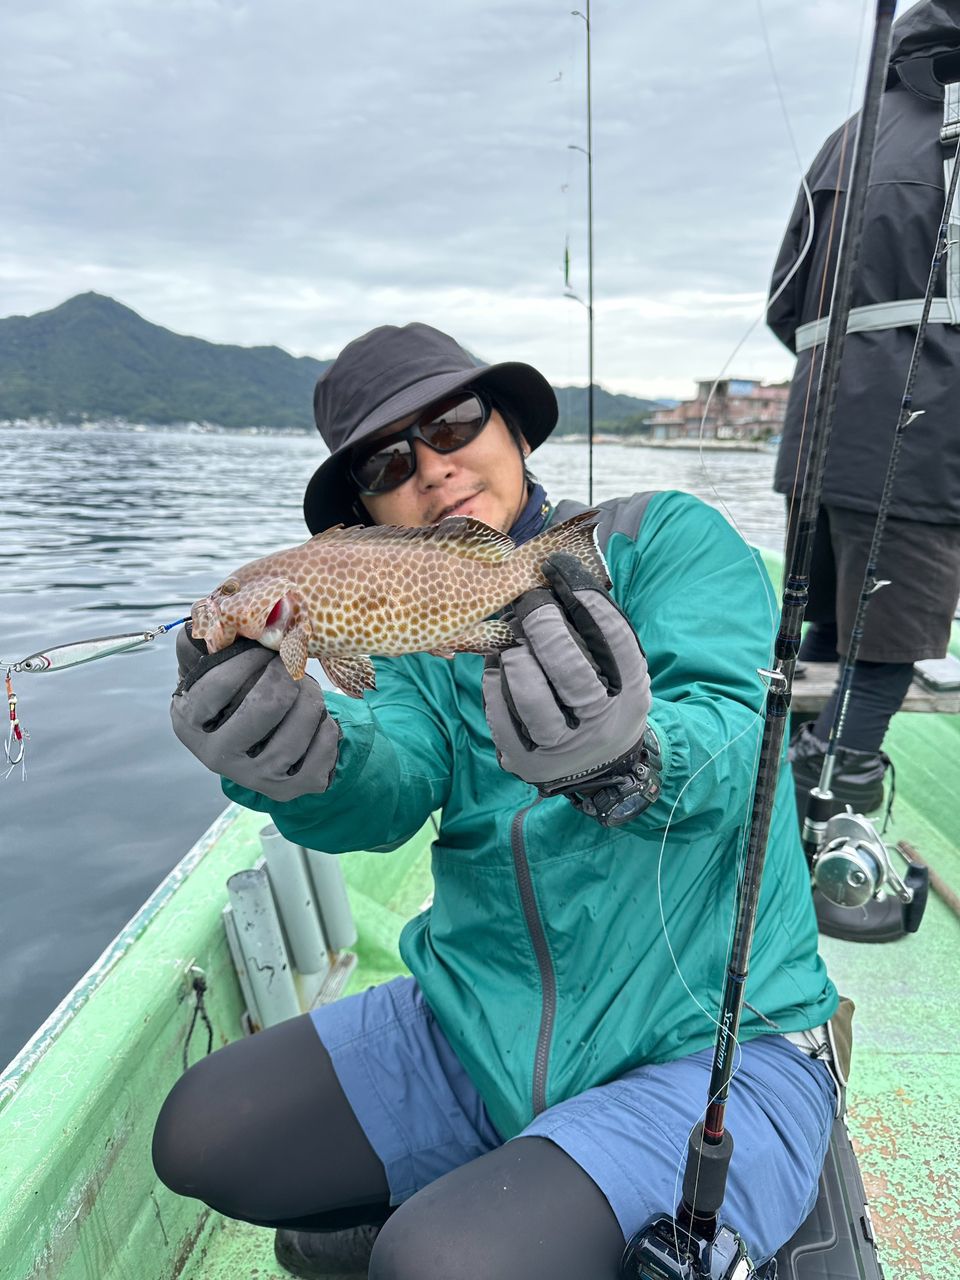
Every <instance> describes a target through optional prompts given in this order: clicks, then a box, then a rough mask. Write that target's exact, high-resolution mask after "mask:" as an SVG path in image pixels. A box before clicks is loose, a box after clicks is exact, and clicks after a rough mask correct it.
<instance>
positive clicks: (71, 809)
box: [0, 426, 783, 1066]
mask: <svg viewBox="0 0 960 1280" xmlns="http://www.w3.org/2000/svg"><path fill="white" fill-rule="evenodd" d="M0 446H2V448H3V457H4V467H3V477H4V478H3V484H4V497H3V501H2V503H0V660H4V661H14V660H17V659H19V658H22V657H25V656H26V655H27V654H30V653H33V652H35V651H37V650H42V649H45V648H49V647H52V646H54V645H57V644H64V643H67V642H70V641H75V640H81V639H86V638H88V637H90V636H101V635H111V634H116V633H119V632H125V631H140V630H148V629H150V628H151V627H154V626H156V625H158V624H161V623H167V622H171V621H173V620H174V619H176V618H179V617H182V616H183V614H185V613H188V612H189V606H190V604H191V603H192V601H194V600H196V599H198V598H199V597H200V596H203V595H206V594H207V592H208V591H210V590H211V589H212V588H213V587H214V586H215V585H216V584H217V582H218V581H219V580H220V579H221V578H223V577H224V575H225V574H226V573H227V572H229V571H230V570H231V569H234V568H237V567H238V566H239V565H241V564H243V563H245V562H246V561H248V560H251V559H254V558H255V557H257V556H259V555H263V554H265V553H266V552H268V551H271V550H274V549H277V548H279V547H282V546H288V545H291V544H293V543H296V542H300V541H302V540H303V539H304V537H305V536H306V529H305V527H304V524H303V516H302V511H301V500H302V495H303V490H304V487H305V485H306V482H307V480H308V479H309V477H310V475H311V474H312V472H313V470H314V469H315V468H316V467H317V466H318V465H319V463H320V462H321V460H322V458H323V456H324V450H323V447H322V445H321V443H320V441H319V440H318V438H317V437H316V436H314V435H299V434H298V435H294V434H281V433H274V432H270V433H262V434H242V433H238V432H204V431H200V430H197V429H193V430H188V429H183V430H171V429H159V428H150V429H145V428H138V429H134V428H118V427H100V426H85V427H76V426H70V427H67V426H64V427H5V428H3V429H0ZM531 462H532V467H533V470H534V471H535V472H536V474H537V476H538V478H539V479H540V480H541V481H542V482H543V484H544V485H545V486H546V489H547V492H548V493H549V494H551V495H552V496H553V497H555V498H559V497H567V498H576V499H580V500H582V501H586V500H587V496H588V495H587V474H588V465H587V448H586V445H585V444H583V443H574V442H569V443H566V442H556V443H553V442H548V443H547V444H545V445H543V446H542V448H540V449H539V450H538V451H537V452H536V454H535V455H534V456H533V458H532V460H531ZM773 462H774V458H773V455H772V454H771V453H742V452H738V453H726V452H711V453H706V454H704V455H703V457H702V459H701V457H700V456H699V455H698V454H697V452H695V451H694V452H682V451H678V450H658V449H645V448H638V447H631V446H627V445H622V444H607V443H605V444H600V445H597V446H596V448H595V450H594V462H593V470H594V495H593V497H594V500H595V501H602V500H603V499H604V498H609V497H615V496H617V495H620V494H626V493H631V492H635V491H638V490H647V489H663V488H675V489H683V490H686V491H688V492H690V493H694V494H697V495H698V496H699V497H702V498H703V499H705V500H706V501H707V502H709V503H711V504H712V505H714V506H722V507H723V508H725V514H726V515H727V517H728V518H729V519H731V520H732V521H733V522H735V523H736V524H737V526H738V528H739V529H740V530H741V532H742V533H743V535H744V536H745V537H746V538H747V539H748V540H749V541H751V542H753V543H755V544H756V545H762V546H769V547H775V548H779V547H780V545H781V542H782V537H783V500H782V499H781V498H780V497H778V496H777V495H775V494H774V493H773V492H772V491H771V487H770V486H771V480H772V475H773ZM311 666H312V667H313V668H314V670H315V671H316V672H319V668H318V667H317V665H316V664H315V663H313V664H311ZM175 683H176V663H175V658H174V636H173V635H167V636H161V637H159V638H158V639H156V640H155V641H153V642H152V643H151V644H148V645H147V646H145V647H144V648H142V649H139V650H135V651H134V652H132V653H127V654H121V655H118V656H115V657H111V658H107V659H105V660H103V661H99V662H93V663H90V664H87V665H84V666H80V667H76V668H73V669H70V670H66V671H60V672H48V673H42V674H35V675H32V674H21V675H19V676H17V677H15V683H14V688H15V690H16V692H17V693H18V695H19V698H20V704H19V712H20V717H21V720H22V722H23V725H24V727H25V728H26V729H27V731H28V732H29V735H30V736H29V740H28V743H27V756H26V781H21V778H20V771H19V770H17V771H15V772H14V773H13V774H12V775H11V776H10V777H9V778H7V779H6V781H4V782H0V973H2V994H0V1066H2V1065H3V1064H4V1063H6V1062H7V1061H8V1060H9V1059H10V1058H11V1057H13V1056H14V1054H15V1053H16V1052H17V1050H18V1049H19V1048H20V1046H21V1045H22V1043H23V1042H24V1041H25V1040H26V1039H27V1038H28V1037H29V1036H30V1035H31V1034H32V1032H33V1031H34V1030H35V1028H36V1027H37V1026H38V1025H39V1024H40V1023H41V1022H42V1021H43V1019H44V1018H45V1017H46V1016H47V1015H48V1014H49V1013H50V1011H51V1010H52V1009H53V1008H54V1007H55V1005H56V1004H57V1003H58V1002H59V1001H60V1000H61V999H62V997H63V996H64V995H65V994H66V993H67V991H69V989H70V987H71V986H72V985H73V984H74V983H75V982H76V981H77V979H78V978H79V977H80V976H81V975H82V974H83V973H84V971H85V970H86V969H87V968H88V967H89V966H90V965H91V964H92V963H93V961H94V960H95V959H96V958H97V956H98V955H99V954H100V952H101V951H102V950H103V948H104V947H105V946H106V945H107V944H108V943H109V941H110V940H111V938H112V937H113V936H114V935H115V934H116V933H117V931H118V930H119V929H120V928H121V927H122V926H123V925H124V924H125V923H126V921H127V920H128V919H129V918H130V916H131V915H133V913H134V912H135V911H136V910H137V908H138V907H139V906H140V904H141V903H142V902H143V901H144V899H145V898H147V896H148V895H149V894H150V893H151V891H152V890H153V889H154V888H155V886H156V885H157V884H158V883H159V881H160V880H161V879H162V878H163V877H164V876H165V875H166V874H167V872H168V871H169V870H170V869H171V868H172V867H173V866H174V865H175V863H176V862H177V861H178V860H179V859H180V858H181V857H182V856H183V854H184V853H185V852H186V851H187V849H189V847H190V846H191V845H192V844H193V842H194V841H195V840H196V839H197V838H198V837H199V836H200V835H202V833H203V832H204V830H205V829H206V828H207V826H208V825H209V824H210V822H212V821H213V819H214V818H215V817H216V816H217V814H218V813H219V812H220V811H221V810H222V808H223V807H224V805H225V803H226V801H225V799H224V797H223V795H222V792H221V791H220V786H219V781H218V779H216V778H215V777H214V776H213V775H212V774H210V773H208V772H207V770H206V769H204V768H203V766H202V765H200V764H199V763H198V762H197V761H196V760H195V759H194V758H193V756H191V755H190V754H189V753H188V752H187V751H185V750H184V748H183V747H182V746H181V745H180V744H179V742H178V741H177V740H176V738H175V737H174V735H173V731H172V729H171V728H170V721H169V712H168V706H169V700H170V694H171V692H172V689H173V686H174V684H175ZM0 711H2V712H3V714H4V718H3V720H2V721H0V723H2V725H3V736H4V737H5V736H6V727H7V721H6V714H5V713H6V705H5V703H4V704H3V705H2V707H0ZM0 774H2V770H0Z"/></svg>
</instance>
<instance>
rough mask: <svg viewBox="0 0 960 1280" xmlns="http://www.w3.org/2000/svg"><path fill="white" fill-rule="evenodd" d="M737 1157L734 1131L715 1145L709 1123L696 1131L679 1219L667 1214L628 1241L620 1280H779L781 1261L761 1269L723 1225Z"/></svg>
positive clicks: (690, 1143)
mask: <svg viewBox="0 0 960 1280" xmlns="http://www.w3.org/2000/svg"><path fill="white" fill-rule="evenodd" d="M732 1155H733V1138H732V1137H731V1136H730V1133H729V1131H728V1130H725V1131H724V1133H723V1136H722V1138H721V1139H720V1141H719V1142H717V1143H710V1142H705V1141H704V1123H703V1121H701V1122H700V1123H699V1124H698V1125H696V1126H695V1127H694V1129H693V1132H692V1133H691V1134H690V1137H689V1138H688V1140H687V1163H686V1167H685V1169H684V1174H683V1195H682V1198H681V1201H680V1204H679V1206H678V1208H677V1213H676V1216H674V1217H671V1216H670V1215H669V1214H661V1215H660V1216H659V1217H657V1218H654V1219H653V1221H652V1222H650V1223H648V1224H647V1226H646V1227H644V1228H643V1229H642V1230H641V1231H638V1232H637V1233H636V1235H635V1236H633V1237H632V1238H631V1239H630V1240H629V1241H628V1242H627V1247H626V1249H624V1251H623V1257H622V1258H621V1260H620V1280H774V1277H775V1276H776V1270H777V1264H776V1261H775V1260H773V1259H771V1261H770V1262H769V1263H764V1264H763V1266H761V1267H759V1268H758V1267H756V1266H755V1265H754V1263H753V1262H752V1261H751V1260H750V1257H749V1255H748V1253H747V1246H746V1244H745V1243H744V1240H743V1238H742V1237H741V1236H739V1235H738V1234H737V1233H736V1232H735V1231H732V1230H731V1229H730V1228H729V1227H724V1226H721V1225H720V1222H719V1218H718V1216H717V1215H718V1214H719V1212H720V1207H721V1205H722V1204H723V1196H724V1190H725V1187H726V1181H727V1170H728V1168H729V1165H730V1158H731V1156H732ZM771 1268H772V1269H771Z"/></svg>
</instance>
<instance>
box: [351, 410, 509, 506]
mask: <svg viewBox="0 0 960 1280" xmlns="http://www.w3.org/2000/svg"><path fill="white" fill-rule="evenodd" d="M491 411H492V405H491V404H490V402H489V401H488V400H487V399H486V398H485V397H484V396H481V395H479V394H478V393H477V392H476V391H466V392H463V391H461V392H460V393H459V394H458V395H454V396H449V397H448V398H447V399H446V400H440V401H438V402H437V403H435V404H432V405H430V406H429V408H427V409H424V411H423V413H421V415H420V416H419V418H417V420H416V422H411V424H410V426H409V427H404V429H403V430H402V431H396V432H394V434H393V435H389V436H380V437H378V438H377V439H375V440H368V441H366V442H365V443H364V444H362V445H358V446H357V448H356V449H355V450H354V452H353V456H352V457H351V459H350V476H351V479H352V480H353V482H354V484H355V485H356V486H357V489H358V491H359V492H360V493H361V494H362V495H364V496H365V497H368V496H371V495H373V494H377V493H389V492H390V490H391V489H396V488H398V487H399V486H400V485H402V484H403V483H404V482H405V481H406V480H409V479H410V477H411V476H412V475H413V473H414V472H415V471H416V469H417V455H416V452H415V450H414V447H413V442H414V440H422V441H423V443H424V444H425V445H428V446H429V447H430V448H431V449H434V450H435V451H436V452H437V453H454V452H455V451H456V450H457V449H462V448H463V446H464V445H467V444H469V443H470V441H471V440H476V438H477V436H478V435H479V434H480V432H481V431H482V430H483V428H484V427H485V426H486V425H487V423H488V422H489V421H490V413H491Z"/></svg>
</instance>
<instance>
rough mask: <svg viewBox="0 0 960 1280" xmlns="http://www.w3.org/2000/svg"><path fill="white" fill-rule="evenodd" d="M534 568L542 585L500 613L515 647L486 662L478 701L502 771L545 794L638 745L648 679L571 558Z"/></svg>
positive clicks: (633, 641)
mask: <svg viewBox="0 0 960 1280" xmlns="http://www.w3.org/2000/svg"><path fill="white" fill-rule="evenodd" d="M543 571H544V573H545V574H546V576H547V578H548V580H549V582H550V589H549V590H547V589H545V588H537V589H535V590H533V591H528V592H526V594H525V595H522V596H521V597H520V599H519V600H517V601H516V603H515V604H514V605H513V613H512V616H511V615H508V620H509V621H510V623H511V625H512V626H513V628H514V630H515V632H516V635H517V640H518V644H517V645H516V647H515V648H512V649H505V650H504V651H503V653H500V654H498V655H496V657H494V658H488V659H487V663H486V670H485V671H484V673H483V703H484V710H485V712H486V717H487V723H488V724H489V725H490V732H491V735H492V736H493V741H494V743H495V744H496V747H497V755H498V757H499V760H500V763H501V765H502V766H503V767H504V769H507V770H508V771H509V772H510V773H515V774H516V775H517V777H519V778H522V779H523V780H524V781H525V782H530V783H533V785H534V786H536V787H538V788H539V789H540V790H542V791H545V792H547V793H553V792H556V791H558V790H573V789H574V788H573V787H572V786H568V785H567V784H568V783H572V782H575V781H576V779H577V778H579V777H581V776H583V775H588V776H589V775H591V774H592V775H594V776H596V774H597V771H598V770H601V769H602V768H603V767H604V766H606V765H607V764H612V763H613V762H615V761H618V760H621V759H622V758H623V757H624V756H627V755H628V754H629V753H630V752H631V751H632V750H633V749H634V748H635V747H638V744H639V743H640V740H641V738H642V737H643V733H644V729H645V727H646V720H647V714H648V712H649V710H650V677H649V675H648V673H647V662H646V658H645V657H644V654H643V650H642V649H641V647H640V642H639V640H638V639H637V637H636V633H635V632H634V630H633V627H632V626H631V625H630V623H629V622H628V621H627V619H626V617H625V616H624V615H623V613H622V612H621V611H620V609H619V608H618V607H617V605H616V604H614V602H613V600H612V599H611V597H610V596H609V595H608V594H607V592H606V591H605V590H604V589H603V587H602V586H601V585H600V583H599V582H597V580H596V579H595V578H594V577H593V576H592V575H591V574H590V573H588V571H587V570H586V569H585V568H584V567H583V566H582V565H581V564H580V562H579V560H577V559H576V558H575V557H574V556H571V555H567V554H566V553H557V554H555V555H553V556H551V557H550V558H549V559H548V560H547V561H546V562H545V564H544V566H543ZM557 784H562V785H560V786H558V785H557Z"/></svg>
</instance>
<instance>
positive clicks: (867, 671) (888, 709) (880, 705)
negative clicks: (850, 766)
mask: <svg viewBox="0 0 960 1280" xmlns="http://www.w3.org/2000/svg"><path fill="white" fill-rule="evenodd" d="M837 657H838V654H837V624H836V623H835V622H833V621H828V622H815V623H813V624H812V625H811V626H810V628H809V630H808V631H807V634H806V635H805V636H804V638H803V643H802V644H801V645H800V653H799V658H800V661H801V662H836V661H837ZM912 680H913V663H912V662H862V661H861V662H857V663H855V664H854V669H853V686H852V692H851V697H850V702H849V705H848V707H847V715H846V719H845V721H844V726H843V737H842V738H841V740H840V744H839V745H840V746H844V747H852V748H853V749H854V750H855V751H879V750H880V744H881V743H882V742H883V739H884V735H885V734H886V732H887V727H888V726H889V724H890V721H891V719H892V717H893V716H894V715H895V714H896V712H898V711H899V710H900V704H901V703H902V702H903V699H904V698H905V697H906V693H907V690H908V689H909V688H910V684H911V682H912ZM837 693H838V690H837V689H834V690H833V692H832V693H831V694H830V697H829V698H828V699H827V701H826V703H825V705H824V706H823V708H822V710H821V711H820V714H819V715H818V716H817V719H816V720H815V722H814V726H813V732H814V733H815V734H816V736H817V737H818V738H819V739H820V740H821V741H823V742H825V741H826V739H827V737H828V736H829V733H830V726H831V725H832V724H833V716H834V712H835V711H836V706H837Z"/></svg>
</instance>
